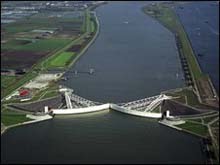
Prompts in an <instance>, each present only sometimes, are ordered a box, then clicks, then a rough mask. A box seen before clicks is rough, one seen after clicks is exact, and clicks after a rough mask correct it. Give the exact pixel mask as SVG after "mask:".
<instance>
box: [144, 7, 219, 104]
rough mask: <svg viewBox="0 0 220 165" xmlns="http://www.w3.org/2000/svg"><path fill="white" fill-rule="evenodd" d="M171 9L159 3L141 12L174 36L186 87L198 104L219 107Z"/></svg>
mask: <svg viewBox="0 0 220 165" xmlns="http://www.w3.org/2000/svg"><path fill="white" fill-rule="evenodd" d="M171 8H174V6H172V5H168V4H162V3H160V4H156V5H149V6H146V7H144V8H142V10H143V12H144V13H146V14H147V15H149V16H151V17H152V18H154V19H156V20H157V21H158V22H159V23H161V24H162V25H163V26H165V27H166V28H167V29H169V30H170V31H171V32H172V33H173V34H174V36H175V38H176V42H177V43H176V44H177V48H178V51H179V55H180V60H181V63H182V69H183V72H184V75H185V80H186V82H187V83H186V85H187V86H192V87H193V88H194V90H195V91H196V94H197V97H198V100H199V102H200V103H202V104H206V105H211V106H215V107H219V106H218V95H217V92H216V91H215V89H213V85H212V82H211V80H210V78H209V76H208V75H206V74H204V73H203V72H202V71H201V68H200V66H199V64H198V61H197V59H196V57H195V54H194V51H193V48H192V45H191V43H190V40H189V38H188V35H187V33H186V32H185V30H184V27H183V25H182V24H181V22H180V21H179V19H178V16H177V15H176V14H175V12H174V11H173V10H172V9H171Z"/></svg>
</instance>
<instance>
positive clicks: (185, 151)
mask: <svg viewBox="0 0 220 165" xmlns="http://www.w3.org/2000/svg"><path fill="white" fill-rule="evenodd" d="M1 161H2V163H168V164H169V163H191V164H192V163H203V157H202V153H201V149H200V144H199V140H198V138H196V137H193V136H192V135H189V134H185V133H183V132H178V131H176V130H173V129H170V128H167V127H165V126H163V125H160V124H159V123H157V122H155V121H153V120H150V119H146V118H141V117H135V116H130V115H126V114H122V113H120V112H115V111H110V112H109V111H108V110H106V111H104V112H97V113H91V114H83V115H75V116H63V117H62V116H60V117H55V118H54V119H53V120H51V121H45V122H42V123H36V124H31V125H26V126H22V127H17V128H13V129H11V130H9V131H8V132H6V133H5V134H4V135H3V136H2V139H1Z"/></svg>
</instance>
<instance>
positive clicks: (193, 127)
mask: <svg viewBox="0 0 220 165" xmlns="http://www.w3.org/2000/svg"><path fill="white" fill-rule="evenodd" d="M177 127H180V128H182V129H184V130H187V131H190V132H193V133H196V134H198V135H201V136H207V135H208V128H207V127H206V126H205V125H202V124H200V123H194V122H190V121H186V123H184V124H180V125H178V126H177Z"/></svg>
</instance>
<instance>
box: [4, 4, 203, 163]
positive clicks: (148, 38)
mask: <svg viewBox="0 0 220 165" xmlns="http://www.w3.org/2000/svg"><path fill="white" fill-rule="evenodd" d="M144 3H146V2H109V4H107V5H103V6H100V7H98V8H97V9H96V11H97V15H98V17H99V20H100V24H101V29H100V33H99V36H98V38H97V39H96V41H95V42H94V44H92V46H91V47H90V48H89V49H88V51H87V52H86V53H85V54H84V55H83V56H82V57H81V58H80V60H79V61H78V62H77V63H76V65H75V66H74V67H73V68H72V69H71V70H75V69H77V70H79V71H85V70H86V71H88V69H89V68H94V69H95V73H94V75H88V74H78V75H73V74H70V73H67V74H66V76H67V77H69V80H68V81H65V82H63V83H64V84H65V85H67V86H69V87H72V88H73V89H74V90H75V92H76V93H77V94H79V95H80V96H83V97H85V98H89V99H91V100H95V101H100V102H116V103H117V102H124V101H130V100H135V99H138V98H143V97H148V96H152V95H155V94H159V93H160V92H161V90H166V89H170V88H176V87H181V86H183V81H182V79H181V76H182V71H181V65H180V60H179V58H178V54H177V49H176V44H175V40H174V36H173V35H172V34H171V33H170V32H169V31H168V30H167V29H166V28H164V27H163V26H161V25H160V24H159V23H158V22H157V21H155V20H153V19H152V18H150V17H148V16H147V15H145V14H144V13H143V12H141V11H140V7H141V6H143V5H144ZM126 22H127V23H126ZM177 74H178V75H179V76H177ZM1 163H167V164H169V163H190V164H192V163H204V160H203V155H202V152H201V147H200V144H199V139H198V138H196V137H194V136H192V135H189V134H185V133H183V132H179V131H176V130H173V129H170V128H167V127H165V126H163V125H160V124H159V123H157V121H155V120H150V119H146V118H141V117H135V116H130V115H126V114H122V113H119V112H115V111H110V112H109V111H108V110H107V111H104V112H97V113H91V114H83V115H76V116H65V117H62V116H60V117H55V118H54V119H53V120H50V121H45V122H42V123H35V124H31V125H26V126H21V127H17V128H13V129H11V130H9V131H7V132H6V133H5V134H3V135H2V138H1Z"/></svg>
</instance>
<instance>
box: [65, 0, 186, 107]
mask: <svg viewBox="0 0 220 165" xmlns="http://www.w3.org/2000/svg"><path fill="white" fill-rule="evenodd" d="M148 3H149V2H148ZM144 4H146V2H126V3H125V2H109V3H108V4H107V5H102V6H100V7H98V8H97V9H96V12H97V15H98V19H99V21H100V33H99V35H98V37H97V39H96V40H95V42H94V44H92V45H91V46H90V48H89V49H88V51H87V52H86V53H85V54H84V55H83V56H82V57H81V58H80V60H79V61H78V62H77V63H76V64H75V65H74V66H73V68H72V69H71V71H74V70H77V71H78V72H80V71H89V68H94V69H95V73H94V74H93V75H89V74H85V73H78V74H77V75H75V74H74V73H73V72H72V73H67V74H66V76H67V77H68V78H69V79H68V80H67V81H65V82H62V84H64V85H67V86H68V87H71V88H73V89H74V90H75V93H76V94H78V95H80V96H83V97H85V98H88V99H91V100H94V101H100V102H114V103H118V102H125V101H131V100H136V99H140V98H145V97H149V96H153V95H156V94H159V93H160V92H161V91H162V90H167V89H171V88H176V87H181V86H183V80H182V70H181V65H180V60H179V57H178V52H177V48H176V44H175V39H174V36H173V34H172V33H171V32H169V31H168V30H167V29H166V28H165V27H163V26H161V25H160V24H159V23H158V22H157V21H155V20H154V19H152V18H150V17H148V16H147V15H146V14H144V13H143V12H142V11H141V7H142V6H144Z"/></svg>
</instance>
